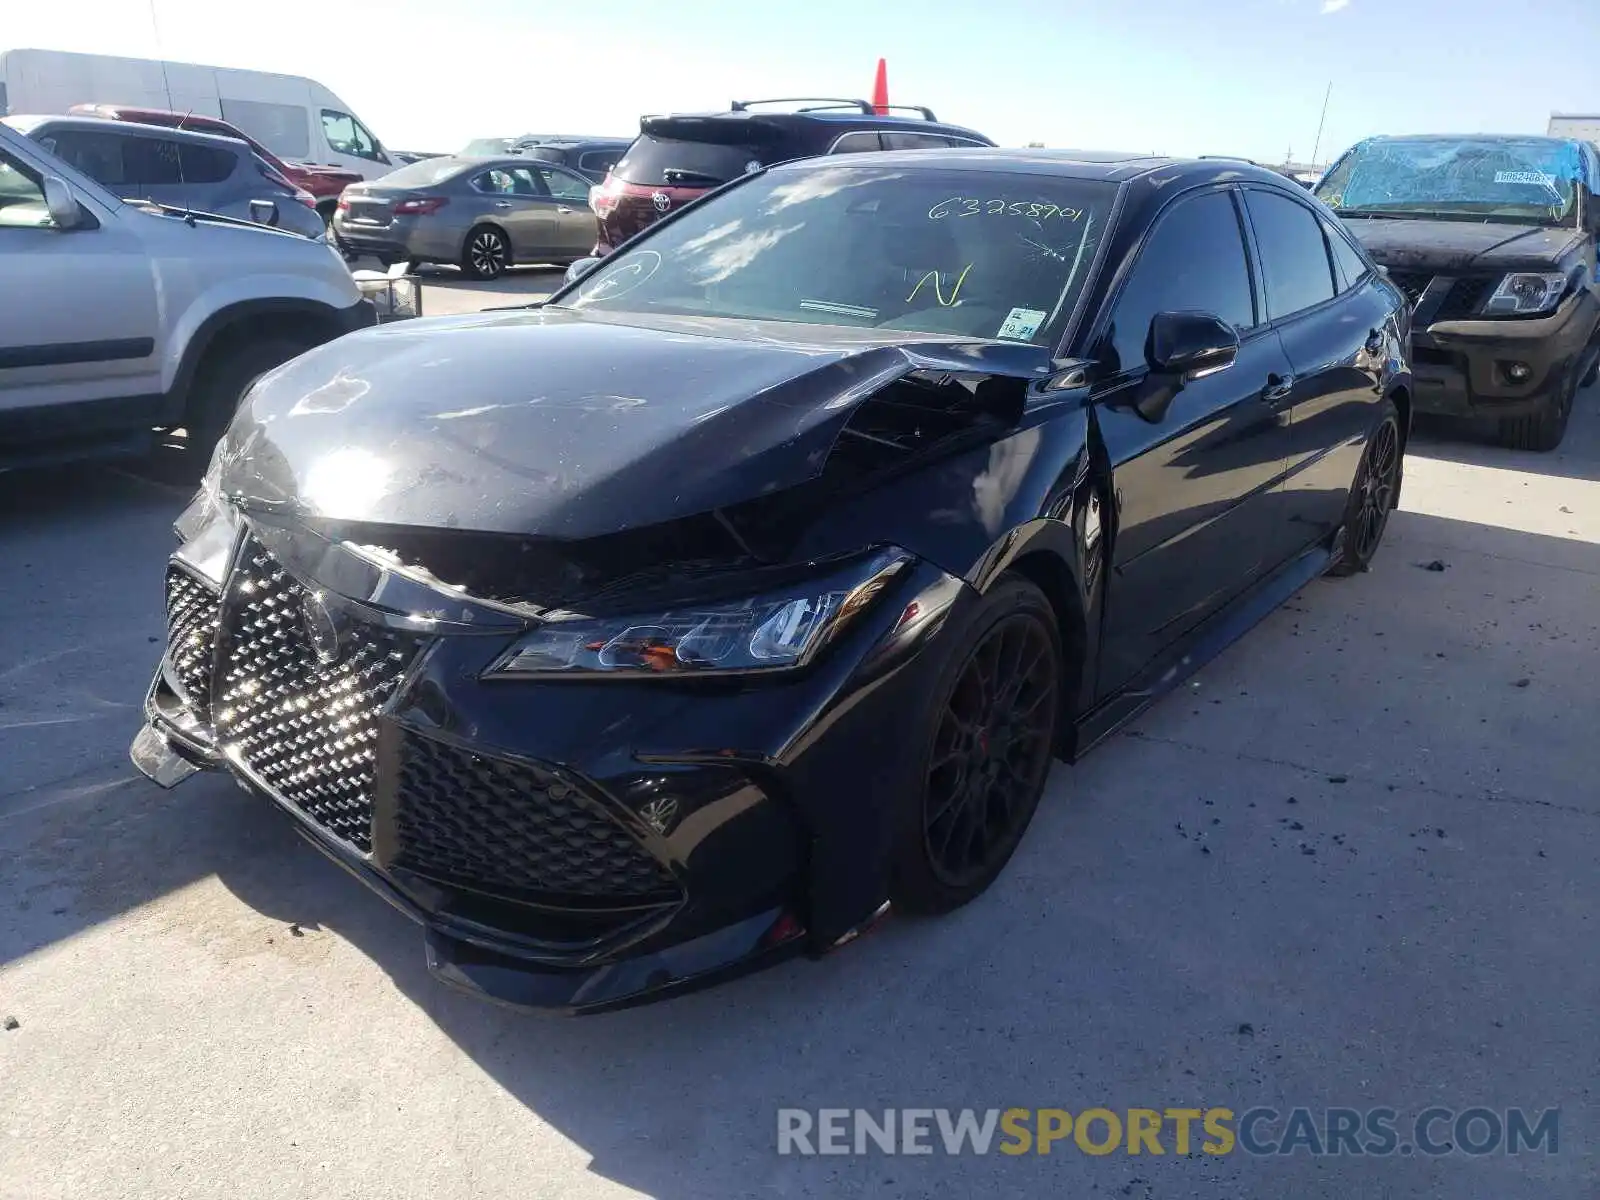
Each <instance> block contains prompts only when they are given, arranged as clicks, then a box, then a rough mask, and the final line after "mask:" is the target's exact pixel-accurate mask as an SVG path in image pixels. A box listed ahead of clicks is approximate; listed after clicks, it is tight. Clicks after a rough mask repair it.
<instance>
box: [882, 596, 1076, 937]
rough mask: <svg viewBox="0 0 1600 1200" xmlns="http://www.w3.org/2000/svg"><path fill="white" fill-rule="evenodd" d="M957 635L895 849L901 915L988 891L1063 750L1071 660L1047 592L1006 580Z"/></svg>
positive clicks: (944, 908)
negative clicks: (1064, 665) (1065, 672)
mask: <svg viewBox="0 0 1600 1200" xmlns="http://www.w3.org/2000/svg"><path fill="white" fill-rule="evenodd" d="M953 636H954V637H955V638H956V640H957V642H958V643H959V644H958V645H957V648H956V651H955V653H954V654H953V655H952V656H951V658H950V660H949V662H948V663H947V665H946V667H945V670H944V673H943V677H942V683H941V687H940V688H939V689H938V690H937V691H935V693H934V702H933V704H932V705H931V706H930V710H929V712H928V717H927V719H928V723H929V725H930V726H931V729H930V732H929V736H928V740H927V742H926V744H925V745H926V749H925V752H924V754H923V756H922V759H921V762H922V773H921V778H920V780H914V781H913V784H912V789H911V790H912V791H913V793H914V795H913V797H912V801H913V803H912V804H911V805H910V806H909V807H910V808H912V809H913V810H914V820H913V821H911V822H907V826H906V827H903V829H902V835H901V844H900V846H899V847H898V848H897V858H898V865H897V869H896V878H895V886H894V894H893V897H892V899H893V901H894V903H895V906H896V907H897V908H899V909H901V910H903V911H910V912H925V913H939V912H948V911H950V910H951V909H955V908H959V907H960V906H961V905H963V904H966V903H967V902H968V901H969V900H972V899H973V898H975V897H976V896H978V895H979V894H981V893H982V892H983V891H984V890H985V889H986V888H988V886H989V885H990V884H991V883H992V882H993V881H994V880H995V878H996V877H997V876H998V875H999V874H1000V872H1001V870H1002V869H1003V868H1004V867H1005V865H1006V863H1007V862H1008V861H1009V860H1010V858H1011V855H1012V853H1013V852H1014V851H1015V850H1016V848H1017V845H1018V844H1019V843H1020V842H1021V840H1022V835H1023V834H1024V833H1025V832H1026V830H1027V828H1028V825H1029V823H1030V822H1031V821H1032V819H1033V814H1034V810H1035V809H1036V808H1037V807H1038V805H1039V797H1040V795H1041V794H1042V793H1043V791H1044V785H1045V780H1046V778H1047V776H1048V775H1049V771H1050V764H1051V759H1052V757H1053V755H1054V748H1055V734H1056V718H1057V713H1058V711H1059V708H1060V696H1061V658H1062V656H1061V640H1060V634H1059V632H1058V630H1057V627H1056V620H1055V613H1054V610H1053V609H1052V608H1051V606H1050V602H1049V601H1048V600H1047V599H1046V598H1045V596H1044V594H1043V593H1042V592H1041V591H1040V590H1039V589H1038V587H1036V586H1035V585H1034V584H1033V583H1031V582H1030V581H1028V580H1026V579H1022V578H1020V577H1018V578H1008V579H1005V580H1002V581H1001V582H999V583H997V584H996V585H995V586H994V587H993V588H992V589H991V590H990V592H989V594H988V595H986V596H985V597H984V600H983V602H982V603H981V604H980V605H979V607H978V608H977V609H976V610H975V612H974V613H973V614H972V617H971V619H970V621H969V622H968V624H967V625H966V626H965V628H964V629H962V630H960V631H953ZM908 815H911V814H908Z"/></svg>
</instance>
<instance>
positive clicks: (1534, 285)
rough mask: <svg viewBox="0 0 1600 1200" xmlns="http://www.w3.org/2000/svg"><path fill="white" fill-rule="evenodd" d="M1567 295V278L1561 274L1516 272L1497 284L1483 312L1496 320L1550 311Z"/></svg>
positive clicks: (1555, 272)
mask: <svg viewBox="0 0 1600 1200" xmlns="http://www.w3.org/2000/svg"><path fill="white" fill-rule="evenodd" d="M1566 293H1567V277H1566V275H1565V274H1564V273H1562V272H1560V271H1551V272H1535V273H1529V272H1519V273H1518V274H1515V275H1507V276H1506V277H1505V278H1504V279H1502V280H1501V281H1500V286H1499V287H1497V288H1495V290H1494V295H1492V296H1490V297H1489V300H1488V303H1486V304H1485V305H1484V306H1483V311H1484V312H1485V313H1487V314H1489V315H1490V316H1496V317H1513V316H1528V315H1530V314H1532V313H1542V312H1549V311H1550V310H1551V309H1553V308H1555V306H1556V305H1558V304H1560V303H1561V297H1562V296H1564V295H1566Z"/></svg>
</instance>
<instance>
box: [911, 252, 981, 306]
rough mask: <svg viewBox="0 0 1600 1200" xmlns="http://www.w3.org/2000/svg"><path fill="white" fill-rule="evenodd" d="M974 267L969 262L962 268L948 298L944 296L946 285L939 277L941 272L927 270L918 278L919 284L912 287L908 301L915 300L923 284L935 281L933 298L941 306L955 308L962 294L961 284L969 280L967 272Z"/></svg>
mask: <svg viewBox="0 0 1600 1200" xmlns="http://www.w3.org/2000/svg"><path fill="white" fill-rule="evenodd" d="M972 267H973V264H972V263H968V264H967V265H966V266H965V267H963V268H962V269H961V274H959V275H957V276H956V281H955V283H954V284H953V285H952V286H951V288H950V298H949V299H948V300H946V299H945V298H944V286H943V283H942V281H941V280H940V278H939V272H937V271H928V272H926V273H925V274H924V275H923V276H922V278H921V279H919V280H917V286H916V287H914V288H912V289H911V295H909V296H907V297H906V303H907V304H910V303H911V302H912V301H913V300H915V299H916V298H917V293H918V292H920V291H921V290H922V286H923V284H925V283H928V282H930V281H931V282H932V283H933V298H934V299H935V300H937V301H938V302H939V306H940V307H941V308H954V307H955V304H956V297H957V296H959V295H961V285H962V284H963V283H965V282H966V281H967V273H968V272H969V271H971V270H972Z"/></svg>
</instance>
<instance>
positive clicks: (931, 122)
mask: <svg viewBox="0 0 1600 1200" xmlns="http://www.w3.org/2000/svg"><path fill="white" fill-rule="evenodd" d="M765 104H799V105H804V106H806V107H803V108H800V109H799V110H798V111H792V112H752V111H751V109H752V108H753V107H754V106H756V105H765ZM892 108H893V109H895V110H902V111H906V112H911V113H915V114H916V116H911V117H897V116H893V115H884V114H882V113H880V112H879V111H878V110H877V109H875V108H874V107H873V106H872V104H871V103H869V102H868V101H866V100H792V99H788V100H736V101H734V103H733V105H732V107H731V108H730V109H729V111H728V112H723V113H693V114H678V115H672V116H656V117H645V118H643V119H642V120H640V122H639V136H638V137H637V138H635V139H634V142H633V145H631V146H629V147H628V152H627V153H626V154H624V155H623V156H622V159H621V161H619V162H618V163H617V165H616V166H614V167H612V168H611V171H610V173H609V174H608V175H607V176H606V178H605V182H603V183H600V184H597V185H596V186H595V187H594V188H592V189H591V190H590V192H589V207H590V208H592V209H594V213H595V216H596V217H598V218H599V221H600V240H599V242H598V243H596V245H595V248H594V252H595V254H596V255H602V254H609V253H610V252H611V251H612V250H614V249H615V248H616V247H617V246H619V245H621V244H622V243H623V242H625V241H627V240H628V239H629V238H630V237H632V236H633V235H634V234H636V233H638V232H640V231H641V230H643V229H646V228H648V227H649V226H651V225H653V224H655V223H656V222H657V221H659V220H660V219H661V218H662V217H664V216H666V215H667V214H668V213H669V212H672V211H673V210H675V209H678V208H682V207H683V206H684V205H685V204H688V203H689V202H690V201H691V200H697V199H699V198H700V197H701V196H703V195H705V194H706V193H707V192H709V191H710V190H712V189H713V188H716V187H720V186H722V185H723V184H724V183H728V182H729V181H731V180H734V179H737V178H739V176H741V175H744V174H748V173H749V172H751V171H755V170H759V169H760V168H762V167H766V166H771V165H772V164H773V163H779V162H786V161H788V160H789V159H794V158H811V157H813V156H816V155H822V154H850V153H859V152H861V151H864V150H931V149H937V148H941V147H943V148H948V147H951V146H958V147H959V146H974V147H978V146H993V145H994V143H993V142H991V141H990V140H989V139H988V138H986V137H984V136H983V134H981V133H974V132H973V131H972V130H970V129H963V128H962V127H961V126H960V125H946V124H943V123H942V122H940V121H939V120H938V119H937V118H936V117H934V115H933V113H931V112H930V111H929V110H927V109H926V108H917V107H912V106H903V105H893V106H892Z"/></svg>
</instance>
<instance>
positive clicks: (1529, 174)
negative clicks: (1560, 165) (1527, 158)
mask: <svg viewBox="0 0 1600 1200" xmlns="http://www.w3.org/2000/svg"><path fill="white" fill-rule="evenodd" d="M1494 181H1495V182H1496V183H1531V184H1533V186H1534V187H1554V186H1555V182H1556V177H1555V176H1554V175H1546V174H1545V173H1544V172H1543V171H1496V172H1495V173H1494Z"/></svg>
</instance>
